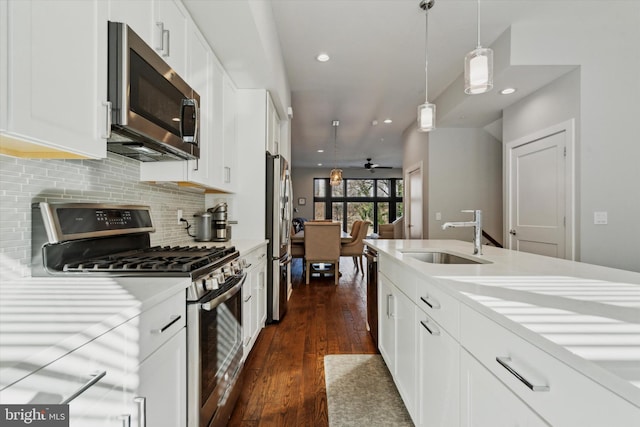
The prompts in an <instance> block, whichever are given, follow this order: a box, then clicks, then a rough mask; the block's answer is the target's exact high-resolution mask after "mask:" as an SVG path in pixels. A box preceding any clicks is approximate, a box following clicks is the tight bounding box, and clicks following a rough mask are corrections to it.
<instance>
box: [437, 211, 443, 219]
mask: <svg viewBox="0 0 640 427" xmlns="http://www.w3.org/2000/svg"><path fill="white" fill-rule="evenodd" d="M436 221H442V212H436Z"/></svg>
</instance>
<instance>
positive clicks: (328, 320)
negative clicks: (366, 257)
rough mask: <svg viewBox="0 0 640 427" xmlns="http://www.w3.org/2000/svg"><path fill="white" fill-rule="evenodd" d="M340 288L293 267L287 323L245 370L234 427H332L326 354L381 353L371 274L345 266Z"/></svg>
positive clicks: (267, 333) (265, 337)
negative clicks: (371, 327) (372, 315)
mask: <svg viewBox="0 0 640 427" xmlns="http://www.w3.org/2000/svg"><path fill="white" fill-rule="evenodd" d="M340 261H341V262H340V272H341V273H342V276H341V277H340V284H339V285H338V286H336V285H335V284H334V283H333V278H332V277H327V278H317V277H313V278H312V279H311V280H310V284H309V285H305V284H304V276H303V275H302V262H301V260H300V259H295V260H294V262H293V264H292V270H293V271H292V284H293V293H292V295H291V298H290V299H289V304H288V309H287V313H286V315H285V316H284V318H283V319H282V321H281V322H279V323H276V324H271V325H267V326H266V327H265V328H264V329H263V330H262V333H261V334H260V336H259V338H258V340H257V341H256V344H255V346H254V347H253V350H252V351H251V354H249V357H248V358H247V361H246V363H245V367H244V385H243V388H242V394H241V395H240V398H239V399H238V403H237V404H236V407H235V410H234V412H233V415H232V416H231V420H230V422H229V426H278V427H280V426H285V427H286V426H313V427H324V426H328V416H327V395H326V390H325V383H324V356H325V355H326V354H350V353H351V354H355V353H377V349H376V348H375V345H374V342H373V340H372V339H371V336H370V335H369V331H367V327H366V312H367V310H366V264H365V274H364V275H362V274H361V273H356V270H355V267H354V265H353V263H352V262H351V258H342V259H341V260H340Z"/></svg>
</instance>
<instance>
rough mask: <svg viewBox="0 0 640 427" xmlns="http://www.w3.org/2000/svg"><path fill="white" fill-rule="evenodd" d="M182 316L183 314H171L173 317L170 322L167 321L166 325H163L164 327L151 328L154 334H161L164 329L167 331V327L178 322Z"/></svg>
mask: <svg viewBox="0 0 640 427" xmlns="http://www.w3.org/2000/svg"><path fill="white" fill-rule="evenodd" d="M181 318H182V316H181V315H178V314H176V315H173V316H171V317H170V318H169V319H170V320H169V323H167V324H166V325H164V326H163V327H162V328H160V329H152V330H151V333H152V334H161V333H163V332H164V331H166V330H167V329H169V328H170V327H171V325H173V324H174V323H176V322H177V321H178V320H180V319H181Z"/></svg>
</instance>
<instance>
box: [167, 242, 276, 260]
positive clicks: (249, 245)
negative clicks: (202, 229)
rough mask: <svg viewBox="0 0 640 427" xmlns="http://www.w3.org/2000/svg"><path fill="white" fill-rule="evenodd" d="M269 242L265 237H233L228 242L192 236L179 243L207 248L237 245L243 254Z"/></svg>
mask: <svg viewBox="0 0 640 427" xmlns="http://www.w3.org/2000/svg"><path fill="white" fill-rule="evenodd" d="M267 242H268V241H267V240H265V239H231V240H229V241H227V242H197V241H196V240H195V239H193V238H190V239H185V240H183V241H180V242H178V243H177V244H179V245H184V246H204V247H207V248H215V247H218V246H225V247H228V246H235V248H236V249H237V250H238V251H239V252H240V256H242V255H244V254H246V253H249V252H251V251H252V250H254V249H257V248H259V247H260V246H263V245H266V244H267Z"/></svg>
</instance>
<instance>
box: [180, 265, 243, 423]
mask: <svg viewBox="0 0 640 427" xmlns="http://www.w3.org/2000/svg"><path fill="white" fill-rule="evenodd" d="M245 280H246V273H244V274H242V275H237V276H233V277H232V278H231V279H228V281H227V282H226V285H227V286H229V284H231V285H232V286H231V288H230V289H229V290H228V291H226V292H225V293H223V294H221V295H219V296H216V297H214V298H212V299H211V300H207V299H204V300H200V301H198V302H197V303H192V304H189V306H188V307H187V349H188V361H189V364H188V366H187V373H188V388H187V390H188V407H189V422H188V425H189V427H208V426H214V425H218V423H219V422H220V421H222V422H221V424H220V425H226V422H227V420H228V417H229V416H230V415H231V412H232V411H233V406H234V405H235V400H236V398H237V389H239V387H238V386H239V384H238V379H239V377H240V371H241V369H242V297H241V295H242V293H241V292H240V291H241V289H242V286H243V284H244V282H245Z"/></svg>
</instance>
